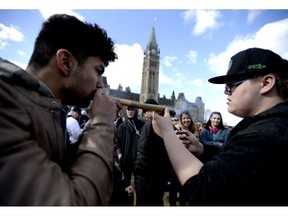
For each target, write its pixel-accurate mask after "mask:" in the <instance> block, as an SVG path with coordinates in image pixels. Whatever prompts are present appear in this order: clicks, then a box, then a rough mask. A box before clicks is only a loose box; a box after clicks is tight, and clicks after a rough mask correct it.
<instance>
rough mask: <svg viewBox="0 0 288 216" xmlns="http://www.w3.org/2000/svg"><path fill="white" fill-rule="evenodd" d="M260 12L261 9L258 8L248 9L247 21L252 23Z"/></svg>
mask: <svg viewBox="0 0 288 216" xmlns="http://www.w3.org/2000/svg"><path fill="white" fill-rule="evenodd" d="M261 14H262V11H260V10H249V11H248V16H247V23H248V24H252V23H253V22H254V21H255V20H256V18H258V17H259V16H260V15H261Z"/></svg>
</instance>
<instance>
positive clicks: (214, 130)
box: [209, 126, 220, 134]
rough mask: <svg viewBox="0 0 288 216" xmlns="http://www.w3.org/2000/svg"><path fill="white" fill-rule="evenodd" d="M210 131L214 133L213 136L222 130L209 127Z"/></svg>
mask: <svg viewBox="0 0 288 216" xmlns="http://www.w3.org/2000/svg"><path fill="white" fill-rule="evenodd" d="M209 130H210V131H211V132H212V134H216V133H217V132H218V131H219V130H220V129H219V128H213V127H211V126H209Z"/></svg>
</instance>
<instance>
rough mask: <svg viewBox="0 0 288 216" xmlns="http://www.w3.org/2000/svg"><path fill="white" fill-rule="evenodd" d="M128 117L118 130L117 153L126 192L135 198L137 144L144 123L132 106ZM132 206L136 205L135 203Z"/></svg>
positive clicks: (128, 109)
mask: <svg viewBox="0 0 288 216" xmlns="http://www.w3.org/2000/svg"><path fill="white" fill-rule="evenodd" d="M126 115H127V118H126V119H125V121H124V122H123V123H121V124H120V125H119V127H118V129H117V139H116V140H115V151H116V155H117V158H118V160H119V163H120V168H121V170H122V172H123V175H124V184H125V190H126V191H127V192H128V194H130V195H131V196H134V192H135V188H134V167H135V160H136V154H137V142H138V140H139V138H140V131H141V128H142V126H143V125H144V122H143V121H141V120H139V119H138V117H137V110H136V109H135V108H134V107H132V106H128V107H127V109H126ZM132 180H133V181H132ZM130 205H131V206H132V205H134V201H133V202H131V203H130Z"/></svg>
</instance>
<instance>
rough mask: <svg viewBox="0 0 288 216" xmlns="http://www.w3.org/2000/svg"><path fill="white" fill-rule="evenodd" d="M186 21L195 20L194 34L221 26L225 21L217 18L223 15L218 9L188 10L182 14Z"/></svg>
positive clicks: (202, 33) (200, 33)
mask: <svg viewBox="0 0 288 216" xmlns="http://www.w3.org/2000/svg"><path fill="white" fill-rule="evenodd" d="M182 16H183V18H184V22H185V23H187V22H191V21H194V22H195V26H194V28H193V31H192V34H193V35H196V36H199V35H204V34H206V33H207V32H208V31H211V30H214V29H217V28H219V27H220V26H222V25H223V23H221V22H219V21H218V20H217V19H219V18H221V17H222V15H221V13H220V12H219V11H218V10H188V11H185V12H184V13H183V14H182Z"/></svg>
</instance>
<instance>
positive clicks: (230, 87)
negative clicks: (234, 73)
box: [224, 78, 251, 95]
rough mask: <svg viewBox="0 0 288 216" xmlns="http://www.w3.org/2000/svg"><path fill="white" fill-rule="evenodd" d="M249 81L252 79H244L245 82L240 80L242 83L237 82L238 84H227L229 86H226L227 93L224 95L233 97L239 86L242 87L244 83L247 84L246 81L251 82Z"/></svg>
mask: <svg viewBox="0 0 288 216" xmlns="http://www.w3.org/2000/svg"><path fill="white" fill-rule="evenodd" d="M249 79H251V78H248V79H244V80H240V81H237V82H232V83H227V84H226V85H225V91H224V93H225V94H229V95H231V94H232V92H234V91H235V89H236V88H237V87H238V86H239V85H241V84H242V83H243V82H245V81H247V80H249Z"/></svg>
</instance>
